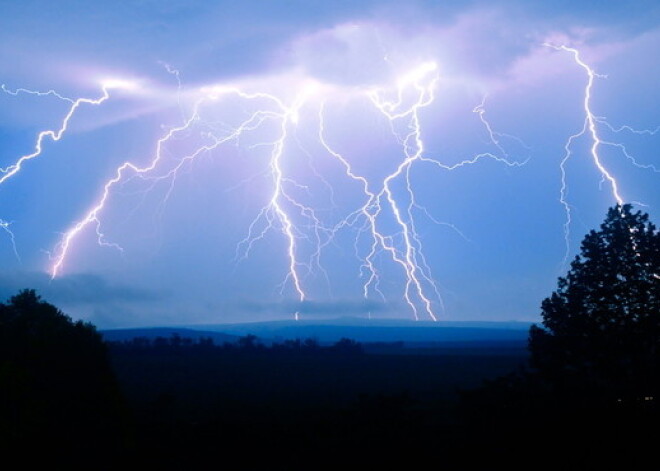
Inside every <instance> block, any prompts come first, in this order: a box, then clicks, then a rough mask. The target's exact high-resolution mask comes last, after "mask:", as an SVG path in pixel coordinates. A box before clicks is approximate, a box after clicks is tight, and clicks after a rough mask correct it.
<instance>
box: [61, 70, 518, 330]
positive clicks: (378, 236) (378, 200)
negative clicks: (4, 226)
mask: <svg viewBox="0 0 660 471" xmlns="http://www.w3.org/2000/svg"><path fill="white" fill-rule="evenodd" d="M177 78H178V76H177ZM438 80H439V76H438V74H437V66H436V64H434V63H426V64H422V65H421V66H420V67H418V68H415V69H411V70H410V71H408V73H406V74H405V75H404V76H403V77H401V78H400V79H399V80H398V81H397V85H396V87H395V89H394V93H393V94H392V90H391V89H387V88H383V89H378V90H369V91H364V92H363V96H366V97H367V98H368V99H369V100H370V102H371V103H372V104H373V106H375V107H376V109H377V110H378V111H379V112H380V113H381V114H382V115H383V116H384V117H385V118H386V119H387V120H388V121H389V122H390V125H391V130H392V133H393V134H394V136H395V137H396V139H397V142H400V143H401V148H402V155H401V161H400V163H399V164H398V165H397V166H396V169H395V170H394V172H392V173H391V174H389V175H387V176H386V177H385V178H384V179H383V180H382V181H377V182H372V181H369V180H368V179H367V178H366V177H364V176H359V175H357V174H356V173H355V172H354V171H353V169H352V167H351V165H350V163H349V162H348V160H346V159H344V158H343V157H342V156H341V155H339V154H338V153H337V152H335V151H333V150H332V148H331V146H330V144H329V143H328V142H327V138H326V137H325V135H324V109H325V108H324V107H325V104H324V103H325V102H324V100H323V98H327V97H326V96H325V95H324V92H325V90H324V87H323V86H322V85H321V84H318V83H316V82H310V81H306V82H305V83H304V84H303V85H302V86H301V87H299V90H300V91H299V93H298V94H297V95H296V96H295V97H294V98H293V99H292V102H291V104H285V103H284V102H283V101H282V100H281V99H280V98H278V97H276V96H275V95H272V94H269V93H265V92H247V91H245V90H242V89H241V88H239V87H235V86H225V85H218V86H213V87H205V88H203V89H201V90H200V93H201V98H200V99H199V100H198V101H197V103H196V104H195V106H194V107H193V111H192V113H191V114H190V116H189V117H188V118H187V119H186V120H184V122H183V123H182V124H181V125H180V126H178V127H174V128H172V129H170V130H169V131H168V132H167V133H166V134H165V135H164V136H163V137H161V138H160V139H159V140H158V142H157V145H156V149H155V153H154V156H153V158H152V159H151V161H150V163H149V164H148V165H146V166H144V167H139V166H137V165H135V164H133V163H131V162H125V163H124V164H122V165H121V166H120V167H119V168H118V169H117V170H116V172H115V176H114V177H113V178H111V179H109V180H108V181H107V182H106V183H105V185H104V187H103V191H102V193H101V195H100V197H99V199H98V200H97V201H96V203H94V204H93V205H92V207H91V208H90V210H89V211H88V212H87V213H86V214H85V216H84V217H83V218H81V219H80V220H79V221H77V222H76V223H75V224H73V225H72V226H71V227H70V228H69V230H67V231H66V232H65V233H64V235H63V237H62V239H61V240H60V242H59V244H58V245H57V247H56V248H55V250H54V253H53V262H52V265H51V267H50V273H51V276H52V277H56V276H58V275H59V274H60V273H61V271H62V269H63V268H64V265H65V262H66V260H67V257H68V255H69V253H70V251H71V249H72V247H73V245H74V243H75V241H76V240H77V239H78V237H79V236H80V235H81V234H82V232H83V231H84V230H85V229H86V228H87V227H90V226H91V227H93V228H94V230H95V232H96V236H97V241H98V243H99V244H100V245H102V246H112V247H114V248H117V249H119V250H121V247H120V246H119V245H117V244H114V243H111V242H108V241H107V240H106V237H105V236H104V233H103V231H102V224H101V217H102V213H103V211H104V210H105V209H106V207H107V205H108V204H109V200H110V199H111V195H112V190H113V188H114V187H115V186H116V185H120V184H122V182H125V181H127V180H128V179H130V178H135V177H139V178H141V179H144V180H151V181H160V180H165V179H168V180H170V181H171V186H170V190H169V191H171V189H172V186H173V185H174V181H175V179H176V177H177V174H178V172H179V170H180V169H181V168H182V167H183V166H184V165H185V164H186V163H187V162H190V161H191V160H193V159H195V158H196V157H198V156H199V155H201V154H203V153H206V152H209V151H211V150H214V149H216V148H218V147H219V146H221V145H222V144H225V143H228V142H230V141H238V139H239V138H240V137H241V136H242V135H243V134H245V133H248V132H252V131H255V130H257V129H259V128H260V127H261V126H263V125H265V124H266V123H276V128H277V129H278V132H277V136H276V137H275V138H274V139H272V140H271V141H267V142H262V143H260V144H258V145H259V146H266V147H268V148H269V149H270V151H269V152H270V158H269V162H270V169H269V174H270V176H271V179H272V193H271V197H270V199H269V201H268V203H267V205H266V206H264V207H263V208H262V209H261V210H260V211H259V213H258V214H257V216H256V217H255V219H254V220H253V221H252V223H251V224H250V226H249V227H248V231H247V235H246V237H245V239H244V240H242V241H241V242H240V243H239V244H238V246H237V259H238V260H241V259H243V258H245V257H247V256H248V255H249V253H250V251H251V250H252V248H253V246H254V244H255V243H257V242H258V241H260V240H262V239H263V238H264V237H266V235H267V234H268V233H269V232H271V231H276V232H279V233H280V234H282V236H283V237H284V239H285V241H286V244H285V246H286V248H285V254H286V257H287V260H288V271H287V275H286V277H285V279H284V281H283V283H282V290H284V289H285V287H286V286H287V285H289V286H291V287H292V289H293V291H294V293H295V295H296V297H297V299H298V301H299V302H300V303H303V302H304V301H306V300H307V299H308V298H309V296H308V294H307V292H306V290H305V288H304V283H303V276H302V272H301V271H302V270H306V271H309V270H311V269H312V266H313V265H314V266H316V267H318V268H319V269H320V270H323V268H322V267H321V266H320V263H319V259H320V253H321V251H322V249H323V248H324V247H325V246H327V245H328V244H329V243H330V242H331V241H332V239H333V238H334V237H335V235H336V234H337V232H338V231H339V230H341V229H342V228H347V227H352V226H355V225H356V224H360V223H359V221H358V220H362V221H364V222H363V224H366V225H365V226H364V227H363V229H361V230H359V231H358V233H359V234H360V233H363V232H364V230H365V229H367V230H368V232H369V234H370V238H371V242H370V243H369V250H368V252H367V253H366V254H358V256H359V258H360V259H361V260H362V268H361V270H362V271H363V273H365V274H366V281H365V282H364V284H363V295H364V298H365V299H368V298H369V297H370V296H372V295H373V294H377V295H380V296H381V297H382V298H383V299H384V296H383V293H382V292H381V291H380V289H379V288H378V285H379V281H380V275H379V270H378V268H377V267H376V263H375V258H376V256H377V255H378V253H379V252H381V251H382V252H384V253H388V254H389V256H390V258H391V260H392V261H393V262H394V263H395V264H396V265H398V266H399V267H400V268H401V271H402V273H403V275H404V282H405V286H404V291H403V298H404V299H405V301H406V303H407V304H408V306H409V307H410V309H411V311H412V313H413V315H414V317H415V319H419V318H420V312H421V311H423V312H424V313H425V316H426V317H428V318H430V319H432V320H437V315H436V313H435V308H434V303H437V304H438V306H440V307H441V308H444V306H443V302H442V299H441V297H440V293H439V290H438V288H437V286H436V284H435V282H434V280H433V277H432V274H431V270H430V267H429V265H428V264H427V262H426V259H425V257H424V255H423V251H422V241H421V238H420V237H419V235H418V233H417V230H416V227H415V220H414V217H413V212H414V210H415V209H420V208H421V210H422V211H424V212H425V213H426V210H425V209H424V208H422V207H421V206H419V204H418V203H417V202H416V200H415V195H414V188H413V184H412V182H411V180H410V169H411V167H412V165H413V164H419V163H422V162H424V163H432V164H433V165H436V166H439V167H440V168H441V169H443V170H453V169H455V168H457V167H460V166H463V165H467V164H473V163H476V162H478V161H479V160H480V159H482V158H492V159H495V160H497V161H500V162H503V163H506V164H507V165H512V166H513V165H520V163H518V162H511V161H509V160H507V156H506V153H504V152H502V154H503V155H501V156H496V155H493V154H482V155H478V156H476V157H474V158H473V159H471V160H466V161H464V162H461V163H460V164H455V165H453V166H448V165H443V164H442V163H441V162H440V161H438V160H436V159H432V158H429V157H426V156H425V155H424V152H425V149H424V142H423V139H422V124H421V121H420V111H421V110H422V109H423V108H425V107H428V106H429V105H430V104H431V103H433V101H434V99H435V88H436V86H437V83H438ZM114 84H115V83H114V82H111V83H109V84H108V86H109V85H114ZM228 96H234V97H238V98H239V99H241V100H244V101H249V102H255V103H256V104H257V106H258V107H259V108H258V109H257V111H255V112H253V113H252V114H251V115H249V116H248V117H247V118H246V119H245V120H244V121H243V122H241V123H240V124H239V125H238V126H236V127H235V128H233V129H230V130H229V131H227V130H225V131H224V133H223V134H218V133H216V132H210V133H207V135H206V138H207V139H209V140H210V142H209V143H208V144H205V145H203V146H200V147H198V148H197V149H196V150H195V151H193V152H192V153H190V154H188V155H185V156H180V157H178V158H177V163H176V164H175V165H174V166H173V167H172V168H171V169H170V170H169V171H167V172H165V173H162V170H161V174H159V175H158V174H156V170H157V169H159V168H161V167H162V165H163V163H162V161H163V152H164V148H165V147H166V146H167V145H168V143H169V142H170V141H172V140H173V139H174V138H175V137H176V136H177V135H179V134H182V133H184V132H189V131H190V130H192V129H193V127H194V126H195V125H197V124H198V123H199V122H201V121H203V119H202V109H203V108H205V107H217V106H221V100H222V99H223V98H225V97H228ZM390 96H393V98H392V99H389V98H388V97H390ZM315 103H319V105H318V106H319V108H318V117H319V132H318V136H319V141H320V143H321V144H322V146H323V147H324V148H325V149H326V151H327V152H328V153H329V155H330V156H331V157H332V158H334V159H336V160H338V161H339V162H340V164H341V165H342V166H343V167H344V170H345V172H346V175H347V176H348V177H349V178H351V179H353V180H355V181H357V182H359V183H360V184H361V185H362V188H363V192H364V195H365V200H364V204H363V205H362V206H361V207H359V208H358V209H357V210H355V211H353V212H351V213H350V214H349V215H348V216H347V217H346V218H345V219H343V220H342V221H341V222H339V223H338V224H335V225H333V226H332V227H328V226H327V225H325V224H324V223H323V222H322V221H321V220H320V218H319V217H317V215H316V213H315V210H314V208H312V207H310V206H308V205H305V204H303V203H301V202H300V201H298V200H297V199H296V198H294V197H293V196H292V194H291V192H290V191H289V190H288V189H287V188H289V187H292V188H295V187H300V185H298V184H297V183H296V182H295V181H293V180H292V179H291V178H290V177H288V176H286V175H285V172H284V170H283V166H282V161H283V159H285V158H286V149H287V145H288V143H289V136H290V132H291V129H292V128H293V127H296V126H298V125H299V124H300V120H301V110H302V108H303V107H311V106H313V105H314V104H315ZM479 109H480V111H479V117H480V120H481V121H482V123H483V124H484V125H485V127H486V129H487V132H488V133H489V135H490V137H491V140H492V141H493V143H494V144H495V145H496V147H497V148H498V149H501V150H502V151H503V149H502V147H501V145H500V144H499V143H498V142H497V141H496V139H495V135H496V134H495V133H494V131H493V130H492V128H491V127H490V124H489V123H488V122H487V121H486V119H485V117H484V104H483V103H482V104H481V105H480V108H479ZM398 180H402V181H403V182H404V184H405V187H406V192H405V195H404V196H405V198H404V200H401V198H399V197H397V196H396V195H395V193H394V190H393V187H392V186H393V184H394V182H395V181H398ZM372 188H373V189H372ZM169 191H168V193H167V195H166V196H165V199H167V197H168V196H169ZM292 211H294V212H295V213H296V214H298V215H299V216H300V217H303V218H304V219H305V220H307V221H308V224H309V225H310V226H311V227H313V228H314V232H315V234H316V236H315V237H316V245H317V249H316V250H315V252H314V255H313V256H312V258H313V259H314V260H316V261H315V262H313V261H302V260H300V256H299V248H298V238H299V237H300V235H299V233H300V231H299V229H298V227H297V226H296V224H295V223H294V219H293V215H292ZM385 212H387V214H389V215H390V216H392V217H394V220H395V221H396V225H397V226H398V231H397V232H396V233H385V232H383V231H382V230H381V229H379V224H380V222H379V221H380V219H381V218H382V216H383V215H384V213H385ZM359 234H358V237H359ZM356 247H357V240H356ZM356 252H357V249H356ZM282 293H283V294H284V292H283V291H282ZM294 316H295V318H296V319H297V318H298V317H299V313H298V312H295V314H294Z"/></svg>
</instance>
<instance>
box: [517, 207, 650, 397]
mask: <svg viewBox="0 0 660 471" xmlns="http://www.w3.org/2000/svg"><path fill="white" fill-rule="evenodd" d="M541 307H542V316H543V327H537V326H533V327H532V329H531V330H530V342H529V347H530V350H531V354H532V357H531V361H532V366H533V367H535V368H536V369H537V370H538V371H539V372H540V373H541V374H542V375H543V376H544V377H546V378H547V379H548V380H550V381H551V382H553V383H554V384H561V385H563V386H564V387H565V388H566V389H568V388H573V389H575V388H585V389H586V390H588V391H589V393H590V394H591V393H593V392H594V391H598V395H600V396H602V397H605V398H608V400H609V399H611V398H612V395H616V397H618V398H621V397H628V398H640V397H645V396H646V397H649V396H654V395H656V393H657V392H658V384H659V382H658V379H659V378H660V374H659V373H660V370H659V366H660V363H659V361H658V360H659V359H660V350H659V347H660V233H659V232H658V230H657V229H656V227H655V226H654V225H653V224H652V223H651V222H649V217H648V215H647V214H643V213H641V212H639V211H638V212H633V211H632V210H631V206H630V205H623V206H618V205H617V206H616V207H613V208H610V209H609V211H608V213H607V217H606V219H605V221H604V222H603V224H602V225H601V226H600V230H599V231H595V230H592V231H591V232H590V233H589V234H588V235H587V236H586V237H585V238H584V240H583V242H582V245H581V254H580V255H578V256H576V258H575V260H574V261H573V262H572V264H571V268H570V270H569V272H568V274H567V275H566V277H561V278H559V282H558V288H557V290H556V291H555V292H553V293H552V295H551V296H550V297H549V298H547V299H545V300H544V301H543V303H542V306H541Z"/></svg>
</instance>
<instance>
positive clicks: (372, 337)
mask: <svg viewBox="0 0 660 471" xmlns="http://www.w3.org/2000/svg"><path fill="white" fill-rule="evenodd" d="M530 325H531V323H525V322H425V321H417V322H416V321H406V320H402V321H399V320H382V319H378V320H368V319H354V318H343V319H338V320H333V321H321V320H304V321H272V322H252V323H243V324H211V325H196V326H182V327H151V328H132V329H110V330H102V331H101V333H102V334H103V337H104V338H105V339H106V340H110V341H112V340H128V339H131V338H134V337H140V336H142V337H148V338H155V337H158V336H161V337H169V336H172V335H174V334H178V335H180V336H181V337H190V338H193V339H197V338H200V337H211V338H212V339H213V340H214V342H215V343H223V342H235V341H236V340H237V339H238V338H239V337H242V336H245V335H249V334H252V335H256V336H257V337H259V339H261V340H262V341H263V342H264V343H272V342H277V341H283V340H286V339H296V338H301V339H302V338H314V339H316V340H318V341H319V342H324V343H325V342H336V341H337V340H339V339H341V338H350V339H353V340H356V341H359V342H406V343H411V342H412V343H417V342H424V343H428V342H433V343H436V342H439V343H445V342H446V343H457V342H515V343H523V342H524V343H526V342H527V337H528V331H529V327H530Z"/></svg>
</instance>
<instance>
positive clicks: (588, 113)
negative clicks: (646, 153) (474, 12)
mask: <svg viewBox="0 0 660 471" xmlns="http://www.w3.org/2000/svg"><path fill="white" fill-rule="evenodd" d="M544 46H547V47H550V48H552V49H555V50H557V51H564V52H568V53H570V54H571V55H572V56H573V60H574V61H575V63H576V64H577V65H578V66H579V67H581V68H582V69H584V71H585V72H586V74H587V83H586V85H585V89H584V98H583V103H582V104H583V110H584V125H583V126H582V129H581V130H580V131H579V132H577V133H575V134H573V135H571V136H570V137H569V138H568V140H567V141H566V144H565V145H564V150H565V153H564V157H563V158H562V160H561V162H560V164H559V169H560V173H561V188H560V190H559V201H560V203H561V205H562V206H563V208H564V212H565V215H566V216H565V220H564V244H565V252H564V259H563V264H562V265H566V263H567V262H568V257H569V253H570V226H571V222H572V216H571V206H570V204H569V203H568V199H567V197H568V183H567V180H566V179H567V172H566V165H567V163H568V161H569V159H570V158H571V156H572V155H573V150H572V147H573V143H574V142H575V141H576V140H577V139H579V138H580V137H582V136H585V135H588V136H589V138H590V140H591V146H590V156H591V159H592V161H593V163H594V165H595V167H596V168H597V169H598V172H599V173H600V174H601V177H602V181H607V182H609V185H610V189H611V194H612V198H613V199H614V200H615V201H616V203H617V204H618V205H622V204H623V203H624V198H623V197H622V196H621V193H620V191H619V183H618V182H617V180H616V178H615V177H614V175H613V174H612V172H610V171H609V170H608V169H607V168H606V167H605V165H604V164H603V162H602V159H601V156H600V153H599V151H600V148H601V147H603V146H612V147H617V148H618V149H619V150H620V151H621V153H622V154H623V155H624V156H625V157H626V158H627V159H628V160H629V161H631V162H632V164H633V165H634V166H636V167H638V168H642V169H650V170H653V171H654V172H658V169H657V168H656V167H655V166H653V165H644V164H640V163H638V162H637V160H636V159H635V158H634V157H633V156H632V155H630V154H629V153H628V151H627V150H626V147H625V146H624V145H623V144H621V143H616V142H610V141H605V140H603V139H602V138H601V137H600V133H599V129H598V125H603V126H605V127H607V128H608V129H609V130H610V131H612V132H614V133H619V132H622V131H629V132H632V133H634V134H648V135H653V134H655V133H656V132H658V129H660V128H656V129H655V130H635V129H633V128H632V127H630V126H628V125H623V126H620V127H618V128H615V127H614V126H612V125H610V124H609V123H608V121H607V119H606V118H604V117H599V116H597V115H596V114H595V113H594V112H593V110H592V103H591V101H592V89H593V85H594V80H595V79H596V78H604V76H602V75H599V74H597V73H596V72H595V71H594V70H593V68H591V67H590V66H589V65H588V64H587V63H586V62H584V61H583V60H582V58H581V57H580V51H578V50H577V49H575V48H572V47H568V46H565V45H561V46H557V45H553V44H548V43H544Z"/></svg>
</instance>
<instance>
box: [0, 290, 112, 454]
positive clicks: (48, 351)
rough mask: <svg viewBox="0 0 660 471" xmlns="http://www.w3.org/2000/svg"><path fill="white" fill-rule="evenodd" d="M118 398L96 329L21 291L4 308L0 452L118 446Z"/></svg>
mask: <svg viewBox="0 0 660 471" xmlns="http://www.w3.org/2000/svg"><path fill="white" fill-rule="evenodd" d="M120 412H121V402H120V399H119V392H118V388H117V386H116V382H115V380H114V375H113V373H112V371H111V368H110V364H109V362H108V359H107V356H106V348H105V345H104V343H103V341H102V339H101V336H100V334H99V333H98V332H97V331H96V329H95V327H94V326H93V325H91V324H89V323H84V322H82V321H76V322H74V321H72V320H71V318H70V317H68V316H66V315H65V314H63V313H62V312H61V311H60V310H59V309H58V308H56V307H55V306H53V305H52V304H49V303H47V302H44V301H42V300H41V298H40V297H39V296H37V294H36V293H35V291H34V290H23V291H21V292H19V293H18V294H17V295H16V296H13V297H12V298H11V299H10V300H9V302H7V303H6V304H2V303H0V447H1V448H5V451H6V450H10V449H17V448H20V447H21V446H28V447H30V448H35V451H37V450H40V451H45V449H48V448H46V447H52V449H55V450H57V451H63V450H70V449H71V448H70V447H72V446H76V447H78V446H83V447H87V448H88V449H97V450H98V449H103V448H105V447H113V446H116V445H117V442H119V441H121V438H119V437H118V434H119V433H120V422H119V420H118V419H119V417H120V416H121V414H120Z"/></svg>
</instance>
